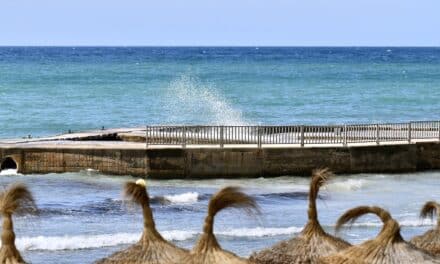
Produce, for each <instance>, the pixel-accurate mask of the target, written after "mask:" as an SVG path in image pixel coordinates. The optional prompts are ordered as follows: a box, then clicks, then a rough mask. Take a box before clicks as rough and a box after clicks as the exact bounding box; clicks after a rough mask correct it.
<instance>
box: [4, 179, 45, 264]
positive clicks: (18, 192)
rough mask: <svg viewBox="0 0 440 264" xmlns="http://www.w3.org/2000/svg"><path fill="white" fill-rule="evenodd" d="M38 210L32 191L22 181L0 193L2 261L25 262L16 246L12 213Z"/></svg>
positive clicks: (8, 262) (17, 263)
mask: <svg viewBox="0 0 440 264" xmlns="http://www.w3.org/2000/svg"><path fill="white" fill-rule="evenodd" d="M36 211H37V206H36V205H35V201H34V198H33V196H32V193H31V192H30V191H29V190H28V189H27V187H26V186H25V185H23V184H21V183H18V184H13V185H11V186H9V187H8V188H7V189H6V190H5V191H3V192H2V193H1V194H0V213H1V215H2V217H3V230H2V235H1V241H2V246H1V248H0V263H5V264H19V263H25V261H24V260H23V258H22V257H21V255H20V252H18V250H17V248H16V247H15V233H14V225H13V222H12V215H13V214H15V213H21V214H26V213H33V212H36Z"/></svg>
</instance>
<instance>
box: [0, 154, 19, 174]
mask: <svg viewBox="0 0 440 264" xmlns="http://www.w3.org/2000/svg"><path fill="white" fill-rule="evenodd" d="M16 169H18V166H17V162H16V161H15V160H14V159H13V158H11V157H6V158H4V159H3V160H2V161H1V164H0V171H2V170H16Z"/></svg>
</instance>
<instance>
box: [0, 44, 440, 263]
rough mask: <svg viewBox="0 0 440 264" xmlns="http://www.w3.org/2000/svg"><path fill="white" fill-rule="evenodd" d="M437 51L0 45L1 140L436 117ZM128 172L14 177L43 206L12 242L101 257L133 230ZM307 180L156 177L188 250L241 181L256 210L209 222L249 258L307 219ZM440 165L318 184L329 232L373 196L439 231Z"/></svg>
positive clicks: (166, 217) (170, 220) (364, 232)
mask: <svg viewBox="0 0 440 264" xmlns="http://www.w3.org/2000/svg"><path fill="white" fill-rule="evenodd" d="M439 81H440V48H392V47H384V48H326V47H322V48H256V47H243V48H214V47H213V48H208V47H199V48H155V47H148V48H122V47H121V48H113V47H108V48H100V47H82V48H80V47H62V48H61V47H60V48H57V47H51V48H40V47H29V48H28V47H0V138H11V137H22V136H26V135H29V134H31V135H33V136H43V135H51V134H59V133H62V132H65V131H67V130H69V129H71V130H74V131H78V130H87V129H96V128H100V127H101V126H105V127H122V126H139V125H145V124H260V123H261V124H300V123H307V124H329V123H359V122H366V123H370V122H401V121H409V120H438V119H440V118H439V114H440V105H439V100H440V82H439ZM126 180H134V178H132V177H131V176H130V175H127V176H126V177H122V176H108V175H102V174H101V173H99V172H97V171H93V170H84V171H81V172H76V173H63V174H47V175H40V174H35V175H19V174H17V173H16V172H13V171H0V186H2V187H4V186H6V185H8V184H10V183H12V182H17V181H20V182H24V183H26V184H27V186H29V188H30V190H31V191H32V192H33V194H34V196H35V199H36V202H37V205H38V206H39V208H40V211H39V214H38V215H37V216H14V227H15V231H16V235H17V241H16V244H17V246H18V248H19V250H20V251H21V252H22V254H23V256H24V258H25V260H26V261H28V262H30V263H34V264H35V263H37V264H38V263H56V264H75V263H79V264H83V263H92V262H93V261H96V260H97V259H99V258H102V257H105V256H107V255H109V254H111V253H113V252H115V251H116V250H120V249H123V248H126V247H128V245H130V244H132V243H135V242H136V241H138V239H139V238H140V235H141V231H142V218H141V217H142V216H141V212H140V209H139V208H137V207H129V206H127V203H125V202H124V201H123V199H122V197H121V191H122V186H123V183H124V182H125V181H126ZM308 184H309V179H308V178H304V177H297V176H295V175H286V176H284V177H278V178H258V179H235V180H226V179H216V180H161V181H158V180H148V190H149V193H150V195H151V196H153V198H152V207H153V212H154V217H155V220H156V224H157V227H158V229H159V231H160V232H161V233H162V234H163V236H164V237H165V238H166V239H168V240H171V241H172V242H173V243H176V244H177V245H179V246H181V247H185V248H191V247H192V246H193V245H194V243H195V242H196V240H197V238H198V236H199V234H200V232H201V229H202V225H203V219H204V217H205V214H206V210H207V204H208V201H209V198H210V196H211V195H212V194H213V193H214V192H216V191H217V190H218V189H219V188H220V187H223V186H226V185H236V186H241V187H243V188H244V190H245V191H246V192H247V193H249V194H250V195H252V196H253V197H254V198H255V199H256V200H257V202H258V203H259V205H260V206H261V211H262V215H261V216H259V217H257V218H252V217H249V216H246V215H245V214H243V213H242V212H239V211H234V210H225V211H224V212H220V213H219V214H218V215H217V216H216V221H215V227H214V231H215V233H216V234H217V236H218V239H219V242H220V244H221V246H222V247H224V248H225V249H228V250H232V251H233V252H235V253H236V254H238V255H240V256H248V255H249V254H251V253H252V252H253V251H257V250H260V249H263V248H265V247H269V246H271V245H273V244H274V243H277V242H279V241H281V240H284V239H288V238H291V237H292V236H295V235H296V234H298V232H300V231H301V229H302V227H303V226H304V223H305V222H306V217H307V190H308ZM439 187H440V172H438V171H434V172H423V173H409V174H392V175H384V174H360V175H343V176H341V175H340V176H337V177H334V178H333V179H330V181H329V183H328V185H326V186H325V187H324V188H322V191H321V192H320V196H321V198H322V199H321V200H319V201H318V209H319V219H320V222H321V223H322V225H323V226H324V228H325V229H326V230H327V231H328V232H330V233H332V234H333V233H334V224H335V222H336V220H337V218H338V216H340V215H341V214H342V213H343V212H344V211H345V210H347V209H349V208H352V207H354V206H359V205H378V206H382V207H384V208H385V209H387V210H389V211H390V212H391V214H392V215H393V217H395V218H396V219H397V220H398V221H399V223H400V224H401V227H402V229H401V230H402V235H403V237H404V238H405V239H410V238H411V237H413V236H415V235H419V234H422V233H423V232H425V231H426V230H428V229H430V228H432V226H433V225H434V223H435V222H433V221H430V220H424V221H423V220H420V219H419V218H418V215H419V210H420V208H421V206H422V205H423V203H424V202H425V201H428V200H437V201H440V194H439V192H436V191H435V190H438V189H439ZM381 227H382V224H381V223H380V222H379V221H378V219H377V218H376V217H374V216H367V217H362V218H360V219H359V220H358V221H357V222H356V223H355V225H354V226H353V227H352V228H351V229H344V230H342V231H341V233H340V235H341V236H342V237H343V238H344V239H346V240H348V241H349V242H351V243H355V244H357V243H361V242H362V241H365V240H366V239H368V238H372V237H374V236H375V235H376V234H377V233H378V232H379V231H380V229H381Z"/></svg>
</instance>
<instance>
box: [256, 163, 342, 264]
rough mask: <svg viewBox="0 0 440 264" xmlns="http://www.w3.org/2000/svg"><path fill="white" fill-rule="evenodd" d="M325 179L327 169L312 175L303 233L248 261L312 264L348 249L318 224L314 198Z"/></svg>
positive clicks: (269, 263)
mask: <svg viewBox="0 0 440 264" xmlns="http://www.w3.org/2000/svg"><path fill="white" fill-rule="evenodd" d="M329 176H331V172H330V171H329V170H328V169H321V170H316V171H314V172H313V176H312V181H311V183H310V191H309V209H308V216H309V220H308V222H307V224H306V226H305V227H304V229H303V231H302V232H301V233H300V234H299V235H298V236H297V237H295V238H292V239H290V240H287V241H282V242H280V243H278V244H275V245H274V246H272V247H271V248H268V249H264V250H262V251H260V252H258V253H254V254H253V255H252V256H251V258H250V259H251V260H252V261H254V262H255V263H258V264H296V263H316V261H317V260H318V259H319V258H320V257H322V256H327V255H329V254H333V253H336V252H338V251H340V250H342V249H345V248H347V247H349V246H350V244H348V243H347V242H345V241H344V240H342V239H340V238H337V237H333V236H331V235H329V234H327V233H326V232H325V231H324V229H322V227H321V225H320V223H319V221H318V212H317V209H316V198H317V197H318V191H319V188H320V187H321V186H322V185H323V184H324V183H325V182H326V179H327V178H328V177H329Z"/></svg>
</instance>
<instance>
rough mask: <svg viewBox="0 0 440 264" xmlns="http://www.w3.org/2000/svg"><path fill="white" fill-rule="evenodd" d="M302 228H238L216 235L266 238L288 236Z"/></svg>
mask: <svg viewBox="0 0 440 264" xmlns="http://www.w3.org/2000/svg"><path fill="white" fill-rule="evenodd" d="M301 230H302V227H295V226H292V227H286V228H277V227H266V228H265V227H255V228H239V229H232V230H229V231H220V232H216V234H218V235H224V236H232V237H268V236H279V235H290V234H295V233H299V232H301Z"/></svg>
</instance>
